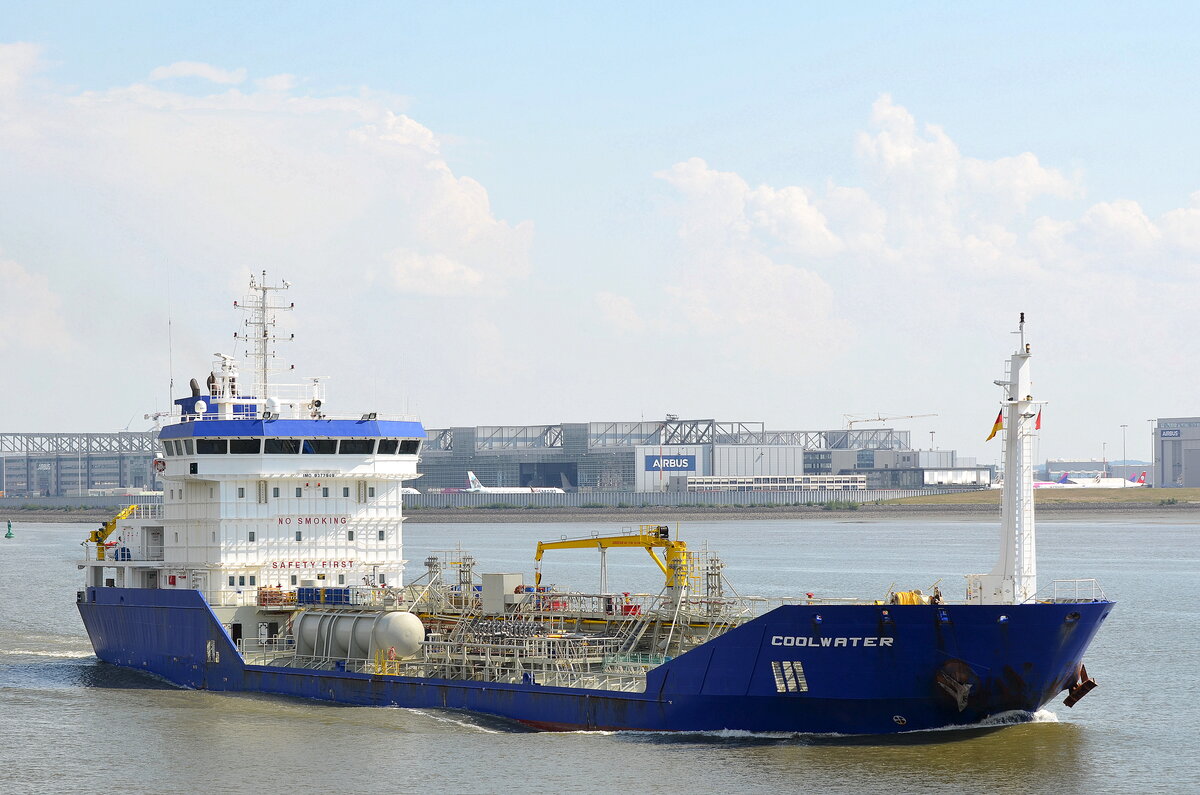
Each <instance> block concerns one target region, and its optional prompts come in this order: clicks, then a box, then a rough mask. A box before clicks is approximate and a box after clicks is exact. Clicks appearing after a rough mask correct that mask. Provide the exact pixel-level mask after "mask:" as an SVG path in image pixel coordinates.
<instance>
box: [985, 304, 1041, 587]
mask: <svg viewBox="0 0 1200 795" xmlns="http://www.w3.org/2000/svg"><path fill="white" fill-rule="evenodd" d="M1016 333H1017V334H1018V335H1019V343H1018V345H1017V350H1016V352H1014V353H1013V355H1012V357H1011V358H1010V359H1009V365H1008V378H1007V380H1004V381H996V382H995V383H996V385H997V386H1000V387H1001V388H1002V389H1003V393H1004V394H1003V398H1002V399H1001V401H1000V406H1001V412H1002V416H1003V419H1004V423H1003V424H1004V492H1003V494H1002V497H1001V508H1000V519H1001V524H1000V558H999V560H997V561H996V565H995V567H993V568H992V570H991V572H989V573H988V574H974V575H970V576H969V577H968V578H967V579H968V587H967V600H968V601H973V602H976V603H980V604H1021V603H1022V602H1027V601H1029V600H1031V599H1032V598H1033V597H1034V594H1035V593H1036V592H1037V547H1036V537H1035V530H1034V517H1033V435H1034V433H1035V431H1036V419H1037V415H1038V408H1037V407H1038V406H1041V405H1043V404H1044V403H1045V401H1041V400H1034V399H1033V379H1032V378H1031V376H1030V367H1029V360H1030V359H1031V358H1033V354H1032V351H1031V349H1030V346H1029V344H1028V343H1027V342H1025V313H1024V312H1022V313H1021V320H1020V325H1019V326H1018V329H1017V332H1016Z"/></svg>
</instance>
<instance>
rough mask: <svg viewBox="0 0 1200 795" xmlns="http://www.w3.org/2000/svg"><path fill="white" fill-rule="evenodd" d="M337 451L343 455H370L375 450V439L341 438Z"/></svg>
mask: <svg viewBox="0 0 1200 795" xmlns="http://www.w3.org/2000/svg"><path fill="white" fill-rule="evenodd" d="M338 452H339V453H342V454H343V455H370V454H371V453H373V452H375V440H374V439H342V446H341V448H340V449H339V450H338Z"/></svg>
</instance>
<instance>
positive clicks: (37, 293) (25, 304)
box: [0, 255, 69, 379]
mask: <svg viewBox="0 0 1200 795" xmlns="http://www.w3.org/2000/svg"><path fill="white" fill-rule="evenodd" d="M0 318H3V320H4V333H2V334H0V353H4V354H5V360H4V361H5V362H6V367H5V370H7V371H9V376H10V378H15V379H20V378H21V373H19V372H16V371H14V369H15V368H14V367H12V366H11V365H12V364H13V363H14V362H15V361H16V359H17V357H18V356H22V357H23V356H28V355H31V354H32V355H35V356H45V355H46V354H59V353H62V352H63V348H64V347H65V346H67V345H68V344H69V342H68V341H69V337H68V334H67V330H66V325H67V324H66V318H65V316H64V313H63V307H62V300H61V298H60V297H59V295H58V294H57V293H56V292H55V291H54V290H53V288H52V287H51V285H50V280H49V279H47V278H46V277H45V276H43V275H40V274H35V273H30V272H29V270H28V269H27V268H26V267H25V266H23V265H21V263H19V262H16V261H15V260H11V259H6V258H5V257H3V256H2V255H0ZM9 357H13V358H9Z"/></svg>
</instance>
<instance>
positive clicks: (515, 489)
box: [465, 472, 566, 494]
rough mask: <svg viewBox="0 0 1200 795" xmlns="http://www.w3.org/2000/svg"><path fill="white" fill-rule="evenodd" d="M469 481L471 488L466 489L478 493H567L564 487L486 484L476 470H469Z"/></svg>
mask: <svg viewBox="0 0 1200 795" xmlns="http://www.w3.org/2000/svg"><path fill="white" fill-rule="evenodd" d="M467 482H468V483H470V484H471V485H470V488H467V489H465V491H469V492H474V493H476V494H479V493H484V494H565V493H566V492H565V491H563V490H562V489H558V488H554V487H553V486H485V485H483V484H482V483H480V482H479V478H477V477H475V473H474V472H467Z"/></svg>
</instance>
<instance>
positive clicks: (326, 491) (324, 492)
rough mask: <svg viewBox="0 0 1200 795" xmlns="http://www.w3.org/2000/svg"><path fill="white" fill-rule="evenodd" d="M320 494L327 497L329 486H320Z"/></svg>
mask: <svg viewBox="0 0 1200 795" xmlns="http://www.w3.org/2000/svg"><path fill="white" fill-rule="evenodd" d="M321 496H322V497H328V496H329V487H328V486H322V487H321Z"/></svg>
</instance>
